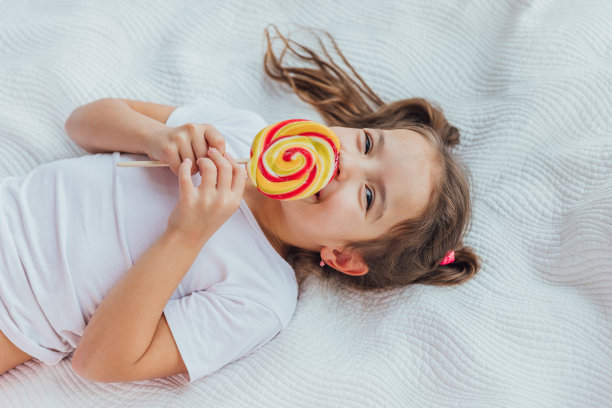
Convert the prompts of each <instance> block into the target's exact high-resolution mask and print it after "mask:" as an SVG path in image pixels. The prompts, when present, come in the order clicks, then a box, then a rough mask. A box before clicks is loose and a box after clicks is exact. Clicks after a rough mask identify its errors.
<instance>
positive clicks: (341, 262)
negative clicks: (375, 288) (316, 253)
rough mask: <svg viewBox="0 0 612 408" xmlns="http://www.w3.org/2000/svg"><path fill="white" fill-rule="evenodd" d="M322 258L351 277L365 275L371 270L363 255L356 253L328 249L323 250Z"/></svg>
mask: <svg viewBox="0 0 612 408" xmlns="http://www.w3.org/2000/svg"><path fill="white" fill-rule="evenodd" d="M321 258H322V259H323V261H324V262H325V263H326V264H328V265H329V266H331V267H332V268H334V269H335V270H337V271H339V272H342V273H345V274H347V275H351V276H362V275H365V274H366V273H368V271H369V269H370V268H369V267H368V265H367V264H366V263H365V261H364V260H363V258H362V257H361V255H359V254H357V253H355V252H343V251H339V250H337V249H333V250H332V249H331V248H327V247H326V248H323V249H322V250H321Z"/></svg>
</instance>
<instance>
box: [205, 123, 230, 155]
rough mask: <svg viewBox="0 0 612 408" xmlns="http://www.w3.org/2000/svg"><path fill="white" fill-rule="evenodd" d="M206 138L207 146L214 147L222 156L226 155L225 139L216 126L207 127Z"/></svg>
mask: <svg viewBox="0 0 612 408" xmlns="http://www.w3.org/2000/svg"><path fill="white" fill-rule="evenodd" d="M204 137H205V138H206V144H207V145H208V147H209V148H210V147H214V148H215V149H217V150H218V151H220V152H221V154H224V153H225V138H224V137H223V135H222V134H221V132H219V131H218V130H217V129H216V128H215V127H214V126H212V125H206V131H205V132H204Z"/></svg>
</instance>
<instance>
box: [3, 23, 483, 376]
mask: <svg viewBox="0 0 612 408" xmlns="http://www.w3.org/2000/svg"><path fill="white" fill-rule="evenodd" d="M277 34H278V37H279V38H280V39H281V40H282V42H283V45H284V48H283V51H282V53H281V54H280V57H277V56H276V55H275V53H274V52H273V50H272V44H271V40H270V36H269V34H268V32H267V31H266V39H267V45H268V49H267V52H266V54H265V58H264V69H265V72H266V73H267V75H269V76H270V77H271V78H273V79H275V80H278V81H281V82H285V83H287V84H289V85H290V86H291V87H292V88H293V90H294V91H295V92H296V93H297V95H298V96H299V97H300V98H302V99H303V100H305V101H306V102H308V103H310V104H311V105H313V106H314V107H315V108H316V109H317V110H318V112H319V113H320V114H321V115H322V117H323V119H324V120H325V121H326V122H327V124H328V125H329V126H331V127H332V129H333V130H334V131H335V132H336V134H337V136H338V138H339V139H340V143H341V152H340V156H339V167H338V171H337V174H336V176H335V177H334V179H333V180H332V181H331V182H330V184H329V185H327V186H326V187H325V188H324V189H323V190H321V192H320V193H319V194H317V195H315V196H312V197H309V198H306V199H303V200H298V201H277V200H272V199H269V198H267V197H266V196H265V195H263V194H260V193H259V192H258V191H257V190H256V189H255V188H254V187H253V186H252V185H251V184H250V183H249V182H247V178H246V171H245V169H244V167H243V166H241V165H239V164H237V163H236V161H235V160H234V157H237V156H240V157H248V153H249V149H250V144H251V141H252V139H253V137H254V135H255V134H256V133H257V132H258V131H259V130H260V129H262V128H263V127H265V126H266V123H265V122H264V121H263V119H262V118H261V117H259V116H258V115H256V114H254V113H252V112H247V111H242V110H237V109H232V108H230V107H227V106H224V105H221V104H218V103H211V102H208V101H205V100H202V99H200V100H198V101H196V102H194V103H192V104H190V105H187V106H183V107H180V108H175V107H172V106H165V105H158V104H154V103H148V102H140V101H133V100H123V99H111V98H105V99H101V100H98V101H95V102H92V103H89V104H87V105H84V106H81V107H79V108H77V109H76V110H75V111H74V112H73V113H72V114H71V115H70V117H69V118H68V119H67V121H66V124H65V129H66V132H67V133H68V135H69V136H70V137H71V138H72V139H73V140H74V141H75V142H76V143H78V144H79V145H80V146H82V147H83V148H84V149H86V150H87V151H88V152H90V153H93V154H92V155H86V156H83V157H79V158H71V159H65V160H60V161H57V162H54V163H47V164H44V165H42V166H40V167H38V168H37V169H35V170H34V171H32V172H31V173H30V174H28V175H27V176H24V177H9V178H5V179H4V180H2V181H1V183H0V203H1V207H0V251H1V252H0V253H1V255H2V256H1V257H0V271H2V273H1V274H0V287H1V288H2V290H1V291H0V300H1V302H0V332H1V335H0V373H3V372H5V371H7V370H9V369H11V368H12V367H14V366H16V365H18V364H21V363H23V362H25V361H27V360H29V359H31V358H36V359H38V360H40V361H42V362H44V363H46V364H55V363H57V362H58V361H60V360H61V359H62V358H63V357H65V356H67V355H69V354H71V353H72V352H74V355H73V358H72V367H73V368H74V370H75V371H76V372H77V373H78V374H79V375H81V376H83V377H85V378H88V379H91V380H94V381H103V382H117V381H134V380H142V379H149V378H156V377H163V376H169V375H173V374H177V373H187V374H188V375H189V379H190V381H191V382H193V381H195V380H196V379H198V378H201V377H203V376H205V375H207V374H210V373H212V372H214V371H216V370H218V369H219V368H221V367H223V366H224V365H225V364H228V363H229V362H231V361H234V360H236V359H238V358H240V357H242V356H244V355H246V354H248V353H250V352H252V351H253V350H255V349H257V348H258V347H260V346H262V345H263V344H265V343H266V342H268V341H269V340H270V339H272V338H273V337H274V336H275V335H276V334H277V333H278V332H279V331H280V330H281V329H282V328H283V327H285V326H286V325H287V324H288V323H289V321H290V319H291V316H292V314H293V311H294V309H295V305H296V302H297V297H298V287H299V284H300V283H301V282H302V281H303V280H304V278H305V277H306V276H308V275H310V274H317V275H320V276H321V277H324V278H327V279H330V280H334V282H336V283H338V284H340V285H350V286H352V287H355V288H358V289H360V290H371V289H377V288H378V289H385V288H393V287H399V286H403V285H408V284H412V283H424V284H431V285H454V284H458V283H461V282H464V281H466V280H467V279H469V278H470V277H472V276H473V275H474V274H475V273H476V271H477V270H478V268H479V264H478V260H477V257H476V256H475V254H474V253H473V251H472V250H471V249H470V248H467V247H465V246H463V245H462V237H463V234H464V232H465V230H466V227H467V224H468V220H469V215H470V208H471V207H470V197H469V188H468V183H467V180H466V176H465V173H464V171H463V170H462V167H460V166H459V165H458V164H456V163H455V162H454V161H453V160H452V158H451V157H450V156H449V153H448V152H447V151H446V149H445V148H446V146H451V145H454V144H456V143H458V142H459V133H458V131H457V129H455V128H454V127H452V126H450V125H449V124H448V122H447V121H446V119H445V118H444V116H443V114H442V112H441V111H440V110H438V109H437V108H435V107H434V106H432V105H431V104H430V103H428V102H427V101H425V100H423V99H406V100H400V101H396V102H393V103H389V104H386V103H384V102H383V101H382V100H381V99H380V98H379V97H378V96H377V95H376V94H375V93H374V92H373V91H372V90H371V89H370V88H369V87H368V86H367V85H366V84H365V82H364V81H363V80H362V79H361V78H360V77H359V75H358V74H357V73H356V72H355V71H354V69H353V68H352V67H351V66H350V64H349V63H348V62H347V61H346V59H345V58H344V56H343V55H342V53H341V52H340V50H339V49H338V47H337V45H336V43H335V42H334V41H333V39H331V36H330V39H331V42H332V44H333V46H334V48H335V49H336V51H337V53H338V55H339V56H340V57H341V58H342V60H343V61H344V63H345V64H346V66H347V67H348V68H349V69H350V71H351V72H352V74H353V76H354V77H351V76H350V75H349V74H347V72H345V71H344V70H343V69H341V68H340V67H339V66H338V65H337V64H336V63H335V62H334V60H333V58H332V57H331V56H330V55H329V53H328V52H327V50H326V48H325V46H324V44H323V43H322V42H321V41H320V40H319V43H320V45H321V47H322V50H323V54H324V57H325V58H322V57H321V56H320V55H317V54H316V53H315V52H313V51H312V50H311V49H309V48H307V47H304V46H302V45H299V44H297V43H296V42H294V41H291V40H288V39H287V38H285V37H284V36H282V35H281V34H280V33H278V30H277ZM327 35H328V36H329V34H327ZM286 55H293V56H295V57H296V58H298V59H300V60H302V61H304V62H306V63H309V64H311V65H312V66H311V67H307V68H295V67H289V66H286V65H285V64H284V63H283V62H284V61H283V59H284V58H285V56H286ZM104 152H114V153H111V154H109V153H104ZM119 152H125V153H119ZM144 154H146V155H148V156H149V157H150V158H151V159H152V160H161V161H163V162H165V163H168V164H169V165H170V170H169V169H167V168H148V169H145V168H118V167H117V166H116V163H117V162H118V161H125V160H142V159H143V158H144V157H143V156H142V155H144ZM177 197H178V199H177ZM177 201H178V202H177Z"/></svg>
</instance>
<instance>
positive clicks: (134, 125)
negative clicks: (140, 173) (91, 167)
mask: <svg viewBox="0 0 612 408" xmlns="http://www.w3.org/2000/svg"><path fill="white" fill-rule="evenodd" d="M64 127H65V130H66V133H67V134H68V136H70V138H71V139H72V140H74V141H75V142H76V143H77V144H78V145H79V146H81V147H82V148H83V149H85V150H87V151H88V152H90V153H100V152H113V151H119V152H128V153H141V154H146V153H147V152H146V148H145V145H146V138H147V135H149V134H151V132H152V131H154V130H156V129H159V128H160V127H166V125H165V124H164V123H161V122H159V121H157V120H155V119H153V118H150V117H148V116H146V115H143V114H141V113H139V112H136V111H135V110H133V109H132V108H130V106H129V105H128V104H127V103H125V102H124V101H122V100H120V99H114V98H104V99H99V100H97V101H94V102H91V103H88V104H86V105H83V106H80V107H78V108H76V109H75V110H74V111H73V112H72V113H71V114H70V116H69V117H68V119H67V120H66V124H65V126H64Z"/></svg>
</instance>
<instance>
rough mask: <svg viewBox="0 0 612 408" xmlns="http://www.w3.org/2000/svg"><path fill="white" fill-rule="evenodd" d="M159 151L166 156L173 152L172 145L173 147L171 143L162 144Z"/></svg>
mask: <svg viewBox="0 0 612 408" xmlns="http://www.w3.org/2000/svg"><path fill="white" fill-rule="evenodd" d="M161 152H162V154H163V155H165V156H166V157H167V156H170V155H172V154H173V153H174V147H173V146H172V145H169V144H167V145H164V146H162V148H161Z"/></svg>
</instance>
